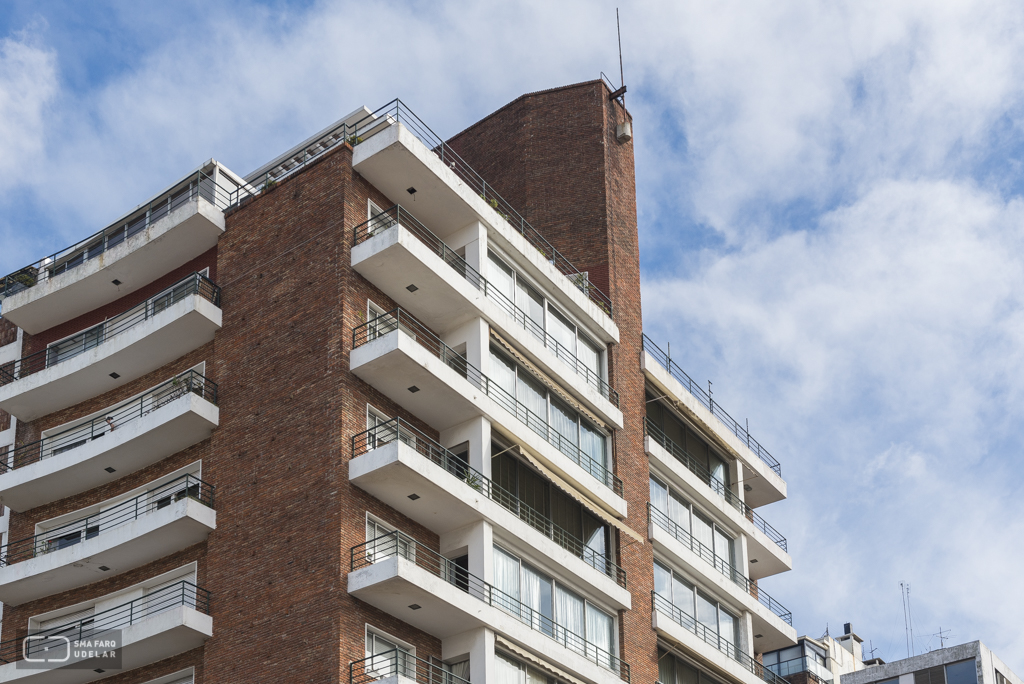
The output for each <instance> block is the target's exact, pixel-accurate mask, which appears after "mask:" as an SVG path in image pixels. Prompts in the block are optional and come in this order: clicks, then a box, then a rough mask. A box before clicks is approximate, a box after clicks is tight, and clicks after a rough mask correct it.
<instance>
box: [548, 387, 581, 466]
mask: <svg viewBox="0 0 1024 684" xmlns="http://www.w3.org/2000/svg"><path fill="white" fill-rule="evenodd" d="M551 427H553V428H555V432H557V433H558V434H559V435H561V437H562V446H561V447H560V451H562V453H564V454H565V455H567V456H570V457H573V458H575V457H576V454H575V453H573V452H574V451H575V450H574V449H573V448H572V446H568V445H567V444H566V443H568V444H570V445H574V446H578V445H579V441H580V437H579V424H578V423H577V420H576V414H575V413H574V412H573V411H571V410H569V407H567V406H566V405H565V404H563V403H562V402H560V401H556V400H554V399H552V400H551Z"/></svg>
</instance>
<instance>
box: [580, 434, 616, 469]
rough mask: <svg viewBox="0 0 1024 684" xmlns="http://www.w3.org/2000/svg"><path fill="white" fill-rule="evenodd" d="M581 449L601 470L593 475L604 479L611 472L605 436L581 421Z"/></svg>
mask: <svg viewBox="0 0 1024 684" xmlns="http://www.w3.org/2000/svg"><path fill="white" fill-rule="evenodd" d="M580 449H581V450H582V451H583V453H585V454H586V455H587V456H589V457H590V459H591V460H592V461H593V462H594V463H595V464H597V465H599V466H600V467H601V468H596V467H595V468H594V470H595V471H596V472H594V473H592V474H593V475H596V476H597V479H599V480H601V479H603V477H604V475H605V473H606V472H607V471H608V470H610V468H608V455H607V451H605V448H604V435H603V434H601V432H600V431H599V430H598V429H597V428H595V427H593V426H591V425H589V424H587V422H586V421H583V420H581V421H580ZM601 469H604V471H602V470H601Z"/></svg>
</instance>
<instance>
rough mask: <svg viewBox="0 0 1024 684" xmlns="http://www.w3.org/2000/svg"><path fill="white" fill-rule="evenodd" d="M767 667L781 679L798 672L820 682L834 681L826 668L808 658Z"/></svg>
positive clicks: (804, 657) (801, 657)
mask: <svg viewBox="0 0 1024 684" xmlns="http://www.w3.org/2000/svg"><path fill="white" fill-rule="evenodd" d="M765 667H766V668H768V669H769V670H771V671H772V672H774V673H775V674H777V675H779V676H780V677H788V676H790V675H794V674H796V673H797V672H806V673H807V674H809V675H811V677H812V678H813V679H815V680H817V681H819V682H822V681H824V682H830V681H832V679H833V676H832V672H831V671H830V670H829V669H828V668H827V667H826V666H824V665H822V664H821V663H819V662H818V661H816V660H814V659H812V658H809V657H807V656H800V657H799V658H793V659H792V660H783V661H782V662H781V663H775V664H774V665H765Z"/></svg>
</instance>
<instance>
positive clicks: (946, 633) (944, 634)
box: [932, 627, 950, 648]
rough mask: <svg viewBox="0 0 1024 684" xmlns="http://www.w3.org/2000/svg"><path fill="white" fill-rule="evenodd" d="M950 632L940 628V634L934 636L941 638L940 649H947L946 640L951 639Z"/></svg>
mask: <svg viewBox="0 0 1024 684" xmlns="http://www.w3.org/2000/svg"><path fill="white" fill-rule="evenodd" d="M949 632H950V630H948V629H947V630H943V629H942V627H939V633H938V634H933V635H932V636H937V637H939V648H946V639H949V638H950V635H949Z"/></svg>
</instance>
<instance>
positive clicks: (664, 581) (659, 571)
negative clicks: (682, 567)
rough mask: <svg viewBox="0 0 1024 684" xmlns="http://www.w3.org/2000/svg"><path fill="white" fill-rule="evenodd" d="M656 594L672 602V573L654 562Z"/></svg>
mask: <svg viewBox="0 0 1024 684" xmlns="http://www.w3.org/2000/svg"><path fill="white" fill-rule="evenodd" d="M654 593H655V594H657V595H658V596H660V597H662V598H663V599H665V600H667V601H669V602H671V601H672V572H671V571H670V570H669V569H668V568H666V567H665V566H664V565H662V564H661V563H659V562H657V561H655V562H654Z"/></svg>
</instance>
